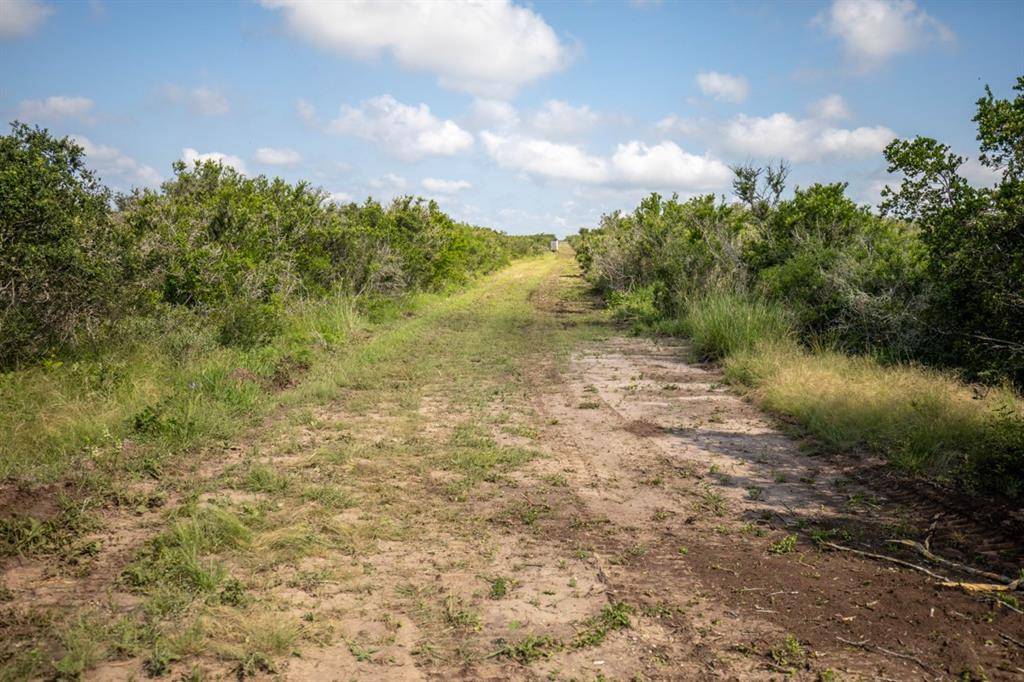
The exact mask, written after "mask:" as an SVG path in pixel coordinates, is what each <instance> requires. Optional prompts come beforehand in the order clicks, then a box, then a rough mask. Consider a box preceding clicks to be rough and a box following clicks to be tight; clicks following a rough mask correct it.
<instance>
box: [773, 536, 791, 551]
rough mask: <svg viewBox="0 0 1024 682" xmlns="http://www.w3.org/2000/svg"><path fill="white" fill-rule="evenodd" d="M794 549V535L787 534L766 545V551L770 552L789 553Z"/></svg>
mask: <svg viewBox="0 0 1024 682" xmlns="http://www.w3.org/2000/svg"><path fill="white" fill-rule="evenodd" d="M795 550H796V536H795V535H787V536H785V537H784V538H782V539H781V540H778V541H776V542H773V543H772V544H770V545H768V551H769V552H771V553H772V554H791V553H792V552H793V551H795Z"/></svg>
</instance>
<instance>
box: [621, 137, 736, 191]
mask: <svg viewBox="0 0 1024 682" xmlns="http://www.w3.org/2000/svg"><path fill="white" fill-rule="evenodd" d="M612 168H613V170H614V172H615V175H616V177H617V179H618V180H619V181H620V182H622V183H624V184H628V185H634V186H641V187H674V188H686V189H716V188H719V187H723V186H725V185H727V184H728V183H729V180H730V179H731V178H732V171H730V170H729V167H728V166H726V165H725V164H724V163H722V162H721V161H719V160H718V159H714V158H711V157H709V156H707V155H705V156H697V155H695V154H689V153H687V152H685V151H683V150H682V149H681V148H680V147H679V146H678V145H677V144H676V143H674V142H662V143H661V144H656V145H654V146H652V147H649V146H647V145H646V144H644V143H642V142H636V141H634V142H627V143H626V144H620V145H619V146H618V148H617V149H616V150H615V153H614V154H613V155H612Z"/></svg>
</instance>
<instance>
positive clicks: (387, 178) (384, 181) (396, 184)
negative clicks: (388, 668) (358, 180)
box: [370, 173, 409, 191]
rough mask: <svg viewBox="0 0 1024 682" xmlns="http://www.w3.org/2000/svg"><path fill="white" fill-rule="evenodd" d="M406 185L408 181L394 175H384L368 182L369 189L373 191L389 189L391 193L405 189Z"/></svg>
mask: <svg viewBox="0 0 1024 682" xmlns="http://www.w3.org/2000/svg"><path fill="white" fill-rule="evenodd" d="M408 184H409V181H408V180H406V179H405V178H404V177H402V176H401V175H397V174H395V173H385V174H384V175H382V176H380V177H379V178H374V179H373V180H370V187H373V188H374V189H389V190H393V191H395V190H402V189H405V188H406V187H407V186H408Z"/></svg>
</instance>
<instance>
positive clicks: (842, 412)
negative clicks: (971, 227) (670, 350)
mask: <svg viewBox="0 0 1024 682" xmlns="http://www.w3.org/2000/svg"><path fill="white" fill-rule="evenodd" d="M623 301H625V302H626V303H628V304H629V305H630V306H631V308H630V309H628V310H624V312H625V313H629V311H630V310H632V311H633V312H632V316H633V318H634V319H638V320H639V321H640V323H641V324H640V327H641V328H645V327H646V328H647V329H649V330H652V331H665V330H668V331H671V332H675V333H681V334H683V335H685V336H687V337H689V338H690V339H691V341H692V343H693V348H694V352H695V353H696V355H697V356H698V357H700V358H703V359H714V360H719V361H721V362H722V364H723V367H724V370H725V374H726V377H727V378H728V379H729V380H730V381H732V382H733V383H734V384H735V385H737V386H739V387H740V388H741V389H742V390H744V391H747V392H748V393H749V395H751V396H752V397H753V398H754V399H755V400H756V401H757V402H758V404H760V405H761V406H763V407H764V408H766V409H768V410H769V411H772V412H774V413H776V414H780V415H785V416H787V417H790V418H792V419H795V420H796V421H797V422H798V423H799V424H800V425H801V426H802V427H803V428H804V429H806V430H807V431H808V432H810V433H811V434H813V435H814V436H816V437H818V438H820V439H822V440H823V441H824V442H825V443H827V444H828V445H830V446H833V447H836V448H840V449H856V448H861V447H867V448H868V449H870V450H871V451H873V452H876V453H878V454H881V455H883V456H884V457H886V458H887V459H888V460H889V461H890V462H891V463H892V465H893V466H895V467H897V468H899V469H901V470H903V471H906V472H910V473H913V474H915V475H920V476H924V477H927V478H931V479H933V480H938V481H941V482H943V483H946V484H948V485H951V486H953V487H956V488H960V489H965V490H967V491H970V492H981V493H987V494H991V493H996V494H998V495H1001V496H1005V497H1007V498H1010V499H1020V498H1021V497H1022V496H1024V399H1022V398H1021V397H1020V395H1018V394H1016V393H1015V392H1014V391H1013V390H1012V389H1010V388H1008V387H979V386H974V385H970V384H966V383H964V382H962V381H960V380H959V379H957V378H956V377H955V376H953V375H952V374H949V373H945V372H941V371H938V370H935V369H929V368H925V367H921V366H918V365H910V364H893V363H883V362H881V361H879V360H877V359H875V358H873V357H870V356H851V355H847V354H844V353H841V352H837V351H833V350H829V349H827V348H818V349H814V350H808V349H806V348H804V347H802V346H801V345H799V344H798V343H797V342H796V340H795V339H796V334H795V333H794V331H793V327H792V325H791V322H790V320H789V317H788V315H787V313H786V311H785V310H784V309H783V308H782V307H781V306H780V305H779V304H772V303H768V302H765V301H761V300H758V299H755V298H752V297H750V296H749V295H736V294H729V293H709V294H706V295H704V297H702V298H700V299H697V300H695V301H692V302H690V303H689V304H688V306H687V308H686V312H685V314H684V315H683V316H682V318H681V319H679V320H676V321H670V322H666V321H663V320H657V319H653V318H651V317H650V314H651V312H653V307H652V306H650V307H649V308H650V311H648V313H647V315H648V317H647V318H646V320H645V318H644V315H643V312H644V311H645V310H646V308H645V307H644V306H643V305H642V304H638V303H637V302H636V301H635V300H631V299H628V298H623ZM620 308H623V306H620ZM636 311H640V314H639V315H638V314H637V312H636Z"/></svg>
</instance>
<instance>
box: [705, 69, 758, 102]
mask: <svg viewBox="0 0 1024 682" xmlns="http://www.w3.org/2000/svg"><path fill="white" fill-rule="evenodd" d="M697 86H698V87H699V88H700V91H701V92H703V93H704V94H705V95H710V96H711V97H714V98H715V99H717V100H722V101H723V102H742V101H743V100H745V99H746V98H747V94H749V92H750V85H749V84H748V83H747V79H746V78H743V77H742V76H730V75H729V74H727V73H718V72H717V71H706V72H704V73H699V74H697Z"/></svg>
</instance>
